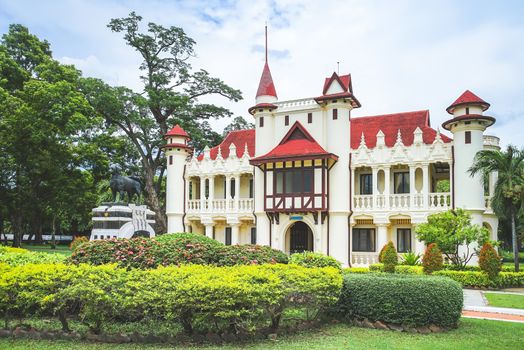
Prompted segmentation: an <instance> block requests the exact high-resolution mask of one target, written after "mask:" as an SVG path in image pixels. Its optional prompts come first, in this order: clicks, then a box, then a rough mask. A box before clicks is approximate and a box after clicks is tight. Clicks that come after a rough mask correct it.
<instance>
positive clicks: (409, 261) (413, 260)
mask: <svg viewBox="0 0 524 350" xmlns="http://www.w3.org/2000/svg"><path fill="white" fill-rule="evenodd" d="M421 258H422V256H421V255H420V254H417V253H415V252H407V253H404V254H402V265H411V266H415V265H420V260H421Z"/></svg>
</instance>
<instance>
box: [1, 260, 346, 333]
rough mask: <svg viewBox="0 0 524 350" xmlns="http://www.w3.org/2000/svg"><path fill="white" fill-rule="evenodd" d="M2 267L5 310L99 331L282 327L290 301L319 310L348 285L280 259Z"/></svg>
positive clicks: (332, 273) (330, 271)
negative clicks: (138, 325) (125, 326)
mask: <svg viewBox="0 0 524 350" xmlns="http://www.w3.org/2000/svg"><path fill="white" fill-rule="evenodd" d="M0 271H1V272H2V274H1V275H0V311H1V314H2V315H3V316H5V317H11V318H12V317H17V318H18V319H20V320H22V319H23V318H24V317H28V316H31V317H32V316H34V315H48V316H49V315H55V316H57V317H58V318H59V319H60V320H61V321H62V325H63V328H64V329H68V328H69V325H68V322H67V319H68V318H73V317H74V318H79V319H81V320H83V323H84V324H86V325H88V326H89V328H90V329H91V330H92V331H94V332H99V331H100V330H101V329H102V326H103V325H104V324H105V323H108V322H110V321H116V320H118V321H141V320H144V319H146V318H154V319H156V320H164V321H165V322H168V323H178V324H180V325H181V326H182V327H183V328H184V330H185V331H186V332H188V333H191V332H193V331H194V330H195V329H196V330H198V331H203V332H207V331H217V332H221V331H224V330H226V329H231V327H233V328H234V329H237V330H241V329H243V330H246V331H252V330H255V329H256V328H260V327H265V326H267V325H268V324H271V325H272V327H273V328H274V329H276V328H277V327H278V326H279V324H280V320H281V318H282V317H283V316H282V315H283V314H284V312H285V311H286V310H287V309H293V308H296V309H300V310H303V309H304V308H306V309H308V310H310V311H311V312H310V313H308V314H310V315H317V314H319V312H322V311H323V310H326V309H328V308H330V307H333V306H334V305H335V304H336V302H337V300H338V296H339V294H340V289H341V286H342V276H341V274H340V272H339V270H338V269H335V268H331V267H327V268H318V269H308V268H305V267H301V266H297V265H281V264H273V265H271V264H266V265H250V266H234V267H213V266H202V265H184V266H181V267H176V266H170V267H159V268H157V269H149V270H140V269H130V270H127V269H122V268H118V267H116V265H103V266H93V265H86V264H80V265H64V264H37V265H33V264H27V265H23V266H18V267H4V265H0Z"/></svg>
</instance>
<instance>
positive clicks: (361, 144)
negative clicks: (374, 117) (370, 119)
mask: <svg viewBox="0 0 524 350" xmlns="http://www.w3.org/2000/svg"><path fill="white" fill-rule="evenodd" d="M360 146H361V147H366V137H365V136H364V131H362V136H360Z"/></svg>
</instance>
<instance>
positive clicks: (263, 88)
mask: <svg viewBox="0 0 524 350" xmlns="http://www.w3.org/2000/svg"><path fill="white" fill-rule="evenodd" d="M265 41H266V45H265V62H264V69H263V71H262V76H261V77H260V83H259V84H258V90H257V96H256V99H257V101H256V102H257V104H258V103H267V102H275V101H276V100H277V92H276V89H275V84H274V83H273V77H272V76H271V71H270V70H269V64H268V48H267V25H266V26H265ZM261 97H262V98H261ZM268 97H269V98H268Z"/></svg>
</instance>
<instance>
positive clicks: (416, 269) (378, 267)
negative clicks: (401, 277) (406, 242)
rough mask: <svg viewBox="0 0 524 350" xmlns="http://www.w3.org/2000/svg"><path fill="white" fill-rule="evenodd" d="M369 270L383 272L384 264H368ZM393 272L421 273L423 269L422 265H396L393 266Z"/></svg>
mask: <svg viewBox="0 0 524 350" xmlns="http://www.w3.org/2000/svg"><path fill="white" fill-rule="evenodd" d="M369 270H370V271H371V272H384V264H372V265H369ZM395 273H398V274H407V275H421V274H423V273H424V270H423V267H422V266H411V265H397V266H395Z"/></svg>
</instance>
